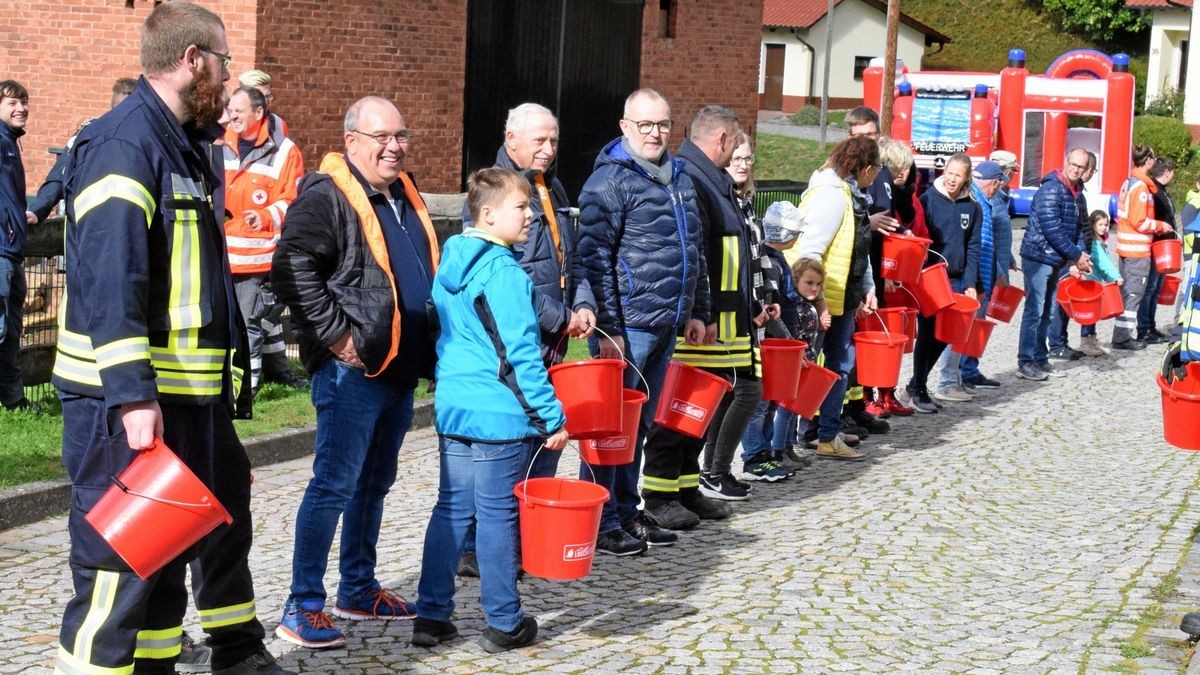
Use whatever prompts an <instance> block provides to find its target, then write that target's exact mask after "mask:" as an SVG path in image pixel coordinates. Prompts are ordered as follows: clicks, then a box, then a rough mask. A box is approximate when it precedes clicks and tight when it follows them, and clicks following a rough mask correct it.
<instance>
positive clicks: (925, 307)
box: [913, 262, 954, 316]
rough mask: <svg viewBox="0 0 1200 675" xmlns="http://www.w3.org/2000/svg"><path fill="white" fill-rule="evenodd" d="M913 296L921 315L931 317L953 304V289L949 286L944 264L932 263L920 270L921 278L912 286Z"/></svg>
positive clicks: (948, 276)
mask: <svg viewBox="0 0 1200 675" xmlns="http://www.w3.org/2000/svg"><path fill="white" fill-rule="evenodd" d="M913 294H914V295H916V296H917V302H918V303H919V304H920V305H921V313H922V314H924V315H925V316H933V315H934V314H937V313H938V312H940V311H941V310H943V309H945V308H946V307H949V306H950V305H952V304H954V289H953V288H952V287H951V286H950V275H949V274H947V273H946V263H944V262H940V263H934V264H932V265H930V266H929V267H926V268H925V269H923V270H921V278H920V279H919V280H918V281H917V285H916V286H913Z"/></svg>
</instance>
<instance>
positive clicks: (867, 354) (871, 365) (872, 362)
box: [854, 331, 908, 387]
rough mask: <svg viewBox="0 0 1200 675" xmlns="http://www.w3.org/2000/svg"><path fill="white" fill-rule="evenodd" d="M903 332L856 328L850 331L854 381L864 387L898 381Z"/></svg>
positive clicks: (902, 349) (906, 338) (879, 385)
mask: <svg viewBox="0 0 1200 675" xmlns="http://www.w3.org/2000/svg"><path fill="white" fill-rule="evenodd" d="M906 342H908V337H907V336H905V335H904V333H902V332H901V333H884V332H877V331H860V332H857V333H855V334H854V365H855V368H856V370H857V372H858V383H859V384H861V385H863V386H867V387H894V386H896V383H897V382H898V381H899V380H900V361H901V360H902V359H903V358H904V343H906Z"/></svg>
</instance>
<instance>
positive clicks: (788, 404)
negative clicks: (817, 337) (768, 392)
mask: <svg viewBox="0 0 1200 675" xmlns="http://www.w3.org/2000/svg"><path fill="white" fill-rule="evenodd" d="M839 379H840V376H839V375H838V374H837V373H835V372H833V371H832V370H829V369H828V368H825V367H822V366H818V365H817V364H815V363H812V362H811V361H810V362H809V364H808V367H806V368H805V369H804V372H803V373H801V374H800V386H799V387H797V389H796V398H794V399H792V400H790V401H780V402H779V405H780V406H782V407H784V408H786V409H788V410H790V411H792V412H794V413H796V414H797V415H799V416H801V417H803V418H804V419H806V420H810V419H812V418H813V417H814V416H815V415H816V414H817V411H818V410H819V409H820V408H821V403H822V402H824V401H825V397H826V396H828V395H829V390H830V389H833V385H834V383H836V382H837V381H838V380H839Z"/></svg>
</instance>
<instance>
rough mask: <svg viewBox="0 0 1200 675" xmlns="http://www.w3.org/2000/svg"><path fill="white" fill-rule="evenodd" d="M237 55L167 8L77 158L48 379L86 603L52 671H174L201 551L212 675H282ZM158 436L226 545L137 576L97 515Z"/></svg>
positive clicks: (204, 15)
mask: <svg viewBox="0 0 1200 675" xmlns="http://www.w3.org/2000/svg"><path fill="white" fill-rule="evenodd" d="M228 51H229V47H228V43H227V42H226V39H225V28H224V25H223V23H222V22H221V19H220V18H219V17H218V16H217V15H215V14H213V13H212V12H210V11H208V10H206V9H203V8H201V7H199V6H197V5H193V4H190V3H187V2H172V3H165V4H162V5H159V6H158V7H156V8H155V9H154V11H153V12H151V14H150V16H149V17H148V18H147V19H146V22H145V24H144V25H143V28H142V52H141V58H142V67H143V70H144V71H145V77H143V78H142V79H140V80H139V81H138V84H137V87H136V88H135V90H134V92H133V94H132V95H130V96H129V98H128V99H126V100H125V101H124V102H123V103H122V104H121V105H119V106H117V107H116V108H114V109H113V110H111V111H110V112H109V113H107V114H106V115H104V116H103V117H101V118H100V119H99V120H97V121H96V122H94V123H92V124H90V125H88V127H87V128H86V129H85V130H84V131H83V132H82V133H81V134H80V136H79V138H78V139H77V141H76V144H75V146H74V149H73V153H72V158H71V162H70V166H69V167H68V171H67V175H68V176H69V178H68V182H67V185H66V203H67V230H66V266H67V289H66V293H65V295H64V297H63V306H62V308H61V309H60V320H59V329H58V353H57V355H56V360H55V367H54V384H55V386H56V387H58V389H59V390H60V397H61V399H62V407H63V463H64V464H65V465H66V468H67V472H68V473H69V474H70V477H71V483H72V494H71V510H70V513H69V515H68V527H69V530H70V535H71V556H70V564H71V574H72V580H73V582H74V589H75V595H74V597H72V598H71V600H70V601H69V603H68V604H67V608H66V611H65V612H64V615H63V623H62V629H61V632H60V634H59V642H60V645H61V646H60V647H59V651H58V658H57V662H56V664H55V673H67V674H72V675H73V674H76V673H78V674H93V673H94V674H99V673H105V674H108V673H131V672H138V673H142V672H145V673H157V672H163V673H173V672H174V664H175V661H176V659H177V658H178V657H179V652H180V639H181V635H182V632H183V614H184V610H185V609H186V606H187V590H186V587H185V585H184V573H185V568H186V565H187V562H188V561H189V560H190V559H191V558H193V557H195V556H196V555H198V554H199V555H201V557H202V563H203V565H202V566H203V567H205V568H206V569H205V574H204V579H203V583H202V584H200V586H201V587H200V589H199V592H198V593H199V596H200V598H201V602H200V606H199V610H200V616H201V622H202V624H203V625H204V626H205V628H206V629H208V630H209V632H210V634H211V635H212V643H213V649H214V651H213V672H214V673H223V674H232V673H239V674H240V673H274V674H279V673H286V672H287V671H284V670H283V669H282V668H280V667H279V666H278V665H277V664H275V662H274V659H273V658H272V657H271V655H270V653H269V652H267V651H266V649H265V647H264V646H263V644H262V635H263V629H262V626H261V625H259V623H258V620H257V618H256V615H255V612H254V589H253V584H252V582H251V578H250V572H249V567H248V565H247V555H248V553H249V549H250V542H251V536H252V529H251V522H250V520H249V516H250V513H249V496H250V489H249V482H250V465H249V461H248V459H247V458H246V452H245V449H244V448H243V447H242V446H241V444H240V442H239V441H238V439H237V436H236V434H235V432H234V429H233V423H232V415H233V413H234V407H235V403H240V402H242V401H244V402H246V403H247V404H248V400H249V399H248V395H249V387H244V388H243V387H242V382H241V380H242V374H243V373H244V372H245V369H246V367H247V366H248V354H247V350H246V349H245V346H244V345H245V330H244V328H243V327H242V325H241V323H240V318H239V314H238V311H237V305H236V303H235V300H234V296H233V290H232V284H231V281H230V276H229V268H228V263H227V258H226V255H225V245H224V238H223V232H222V227H221V221H220V220H219V219H218V218H216V217H215V215H214V211H213V194H214V193H215V192H218V191H219V190H220V189H221V181H220V174H219V173H218V172H215V171H214V170H213V166H212V163H211V161H210V157H211V154H210V152H211V143H212V141H213V140H214V139H215V138H217V137H218V136H219V131H220V130H219V129H215V133H214V131H213V129H214V128H212V127H211V125H212V123H213V122H214V121H216V119H217V118H218V116H219V115H220V113H221V110H222V107H223V102H222V89H223V87H222V82H223V81H224V80H226V79H228V78H229V72H228V66H229V57H228V56H227V54H228ZM239 392H243V393H244V394H245V396H242V397H241V400H240V401H237V399H238V398H239ZM155 438H161V439H162V440H163V441H164V442H165V443H166V445H167V446H169V447H170V448H171V449H172V450H174V451H175V453H176V454H177V455H179V457H180V459H181V460H182V461H183V462H184V463H185V464H186V465H187V466H188V467H189V468H190V469H191V470H192V472H193V473H195V474H196V476H197V477H198V478H199V479H200V480H201V481H202V482H204V483H205V484H206V485H208V486H209V487H210V488H211V489H212V490H213V492H214V493H215V494H216V496H217V498H218V499H219V500H221V501H222V503H223V504H224V505H225V506H226V508H227V510H228V511H229V512H230V514H231V515H232V516H233V524H232V525H228V526H222V527H221V528H219V529H218V530H217V531H215V532H214V533H213V534H212V535H210V540H209V541H213V540H214V539H215V540H216V541H219V542H220V546H219V547H218V546H207V545H205V542H203V541H202V542H201V544H200V545H198V546H196V547H193V549H191V550H189V551H187V552H185V553H184V554H182V555H180V556H179V557H177V558H176V559H174V560H172V561H171V562H168V563H167V564H166V565H165V566H164V567H163V568H162V569H161V570H160V571H159V572H157V573H155V574H154V575H152V576H151V577H150V578H149V579H147V580H145V581H143V580H141V579H140V578H139V577H138V576H137V575H136V574H134V573H133V572H132V570H131V569H130V568H129V567H128V566H127V565H126V564H125V563H124V562H123V561H122V560H121V558H120V557H119V556H118V555H117V554H116V553H115V552H114V551H113V550H112V548H111V547H110V546H109V545H108V543H107V542H105V541H104V539H103V538H101V537H100V535H99V534H98V533H97V532H96V530H95V529H93V527H92V526H91V525H90V524H89V523H87V522H86V520H85V517H86V515H87V513H88V511H89V510H90V509H91V508H92V507H93V506H94V505H95V504H96V502H97V501H98V500H99V499H100V497H101V496H102V495H103V494H104V492H105V490H107V489H108V487H109V484H110V483H111V481H112V479H111V478H110V477H111V476H115V475H118V474H120V473H121V471H122V470H124V469H125V467H126V466H127V465H128V464H129V463H130V462H131V461H133V459H134V457H135V456H136V454H137V452H138V451H140V450H145V449H148V448H150V447H151V446H152V445H153V443H154V440H155ZM146 536H154V535H153V533H150V532H147V533H146ZM218 548H219V549H220V550H217V549H218ZM213 566H218V567H220V569H221V572H220V573H210V571H209V570H210V569H211V568H212V567H213Z"/></svg>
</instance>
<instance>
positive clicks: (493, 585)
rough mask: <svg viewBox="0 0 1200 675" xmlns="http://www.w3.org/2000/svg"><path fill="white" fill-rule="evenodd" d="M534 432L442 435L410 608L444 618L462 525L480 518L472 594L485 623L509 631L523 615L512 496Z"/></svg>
mask: <svg viewBox="0 0 1200 675" xmlns="http://www.w3.org/2000/svg"><path fill="white" fill-rule="evenodd" d="M539 445H541V439H538V438H533V439H527V440H523V441H516V442H513V443H483V442H479V441H475V442H471V443H465V442H463V441H457V440H454V439H452V438H446V437H445V436H443V437H441V439H440V443H439V447H438V450H439V454H440V455H441V478H440V479H439V482H438V500H437V504H436V505H434V507H433V513H432V514H431V515H430V516H429V528H428V529H427V530H425V549H424V552H423V554H422V556H421V581H420V582H419V583H418V585H417V616H419V617H421V618H423V619H433V620H434V621H449V620H450V615H451V614H452V613H453V612H454V574H455V571H456V570H457V568H458V557H459V555H460V554H461V553H462V550H463V544H464V542H465V541H466V537H467V532H468V531H469V530H470V529H471V526H472V525H474V524H475V523H478V524H479V528H478V533H477V534H476V535H475V537H476V539H475V543H476V546H477V547H478V556H479V597H480V604H481V605H482V606H483V613H484V615H485V616H487V622H488V625H489V626H491V627H492V628H495V629H496V630H501V631H505V632H508V631H513V630H516V628H517V627H518V626H520V625H521V620H522V619H523V618H524V617H525V614H524V612H523V611H522V609H521V597H520V596H519V595H518V594H517V542H518V540H519V539H520V530H519V529H518V526H517V498H516V497H515V496H514V495H513V488H514V487H515V486H516V485H517V483H518V482H520V481H522V480H524V479H525V466H526V464H528V462H529V458H530V455H531V453H532V452H533V451H534V450H535V449H537V447H538V446H539Z"/></svg>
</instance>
